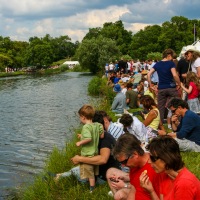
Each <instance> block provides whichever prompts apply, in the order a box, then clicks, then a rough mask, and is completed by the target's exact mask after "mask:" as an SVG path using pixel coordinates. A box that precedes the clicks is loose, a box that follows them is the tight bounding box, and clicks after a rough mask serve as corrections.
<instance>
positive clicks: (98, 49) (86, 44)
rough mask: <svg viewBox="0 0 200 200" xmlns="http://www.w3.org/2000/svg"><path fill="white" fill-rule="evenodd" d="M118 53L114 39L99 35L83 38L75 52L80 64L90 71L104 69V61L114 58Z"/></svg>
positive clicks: (94, 71) (95, 71)
mask: <svg viewBox="0 0 200 200" xmlns="http://www.w3.org/2000/svg"><path fill="white" fill-rule="evenodd" d="M119 54H120V51H119V49H118V48H117V46H116V43H115V41H113V40H112V39H108V38H105V37H103V36H99V37H98V38H97V39H95V38H92V39H90V40H89V39H85V40H83V41H82V43H81V44H80V46H79V48H78V49H77V52H76V57H77V58H78V60H79V62H80V64H81V66H82V67H83V68H84V69H89V70H90V72H92V73H97V72H98V71H100V70H102V69H104V66H105V63H106V62H108V61H109V60H112V59H115V58H116V57H118V56H119Z"/></svg>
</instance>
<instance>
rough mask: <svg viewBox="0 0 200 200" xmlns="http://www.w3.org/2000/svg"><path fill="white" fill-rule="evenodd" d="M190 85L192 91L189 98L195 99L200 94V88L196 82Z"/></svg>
mask: <svg viewBox="0 0 200 200" xmlns="http://www.w3.org/2000/svg"><path fill="white" fill-rule="evenodd" d="M189 86H192V92H191V93H190V94H188V99H195V98H198V96H199V90H198V88H197V86H196V84H195V83H194V82H190V84H189Z"/></svg>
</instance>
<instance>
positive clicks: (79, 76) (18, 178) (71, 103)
mask: <svg viewBox="0 0 200 200" xmlns="http://www.w3.org/2000/svg"><path fill="white" fill-rule="evenodd" d="M91 79H92V76H91V75H90V74H87V73H78V72H68V73H62V74H57V75H51V76H48V77H46V76H45V77H34V76H20V77H7V78H0V113H1V114H0V137H1V139H0V199H4V197H5V195H6V194H7V192H8V191H7V190H8V188H17V187H18V186H19V185H20V184H21V183H23V182H26V181H27V179H28V178H30V177H33V175H35V174H38V173H39V172H41V171H42V169H43V166H44V161H45V160H46V159H47V156H48V155H49V154H50V152H51V151H52V149H53V147H54V146H57V147H58V148H59V149H62V148H64V147H65V142H66V140H67V141H68V140H70V139H71V137H72V133H73V129H74V128H75V127H78V125H79V124H80V122H79V119H78V117H77V114H76V113H77V111H78V109H79V108H80V107H81V106H82V105H83V104H85V103H89V102H90V98H89V97H88V96H87V86H88V82H89V81H90V80H91Z"/></svg>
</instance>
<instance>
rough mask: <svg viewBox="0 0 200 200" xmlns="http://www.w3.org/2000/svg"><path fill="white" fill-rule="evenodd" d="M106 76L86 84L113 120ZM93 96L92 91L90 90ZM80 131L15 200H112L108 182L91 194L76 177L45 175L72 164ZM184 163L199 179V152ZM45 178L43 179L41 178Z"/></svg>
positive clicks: (186, 154)
mask: <svg viewBox="0 0 200 200" xmlns="http://www.w3.org/2000/svg"><path fill="white" fill-rule="evenodd" d="M106 81H107V80H106V79H105V78H103V79H102V78H101V77H94V78H93V79H92V80H91V81H90V83H89V85H88V91H89V93H90V91H93V92H94V91H95V94H97V96H98V97H101V101H100V102H98V103H94V102H93V103H94V104H93V105H94V106H95V108H96V109H101V110H105V111H106V112H107V113H108V114H109V115H110V116H111V118H112V120H113V121H116V120H117V118H116V116H115V115H114V114H113V113H112V112H111V111H110V105H111V102H112V100H113V98H114V93H113V92H112V88H110V87H108V86H107V84H106ZM93 95H94V93H93ZM79 132H80V127H77V128H76V129H75V130H74V135H75V136H74V137H73V139H72V140H71V141H70V142H67V143H66V148H65V149H63V150H62V151H60V150H59V149H58V148H57V147H55V148H54V149H53V151H52V153H51V155H50V156H49V157H48V158H47V160H46V165H45V167H44V170H43V172H42V173H41V174H40V175H38V176H36V177H35V179H34V181H33V183H32V184H30V185H29V186H27V185H26V186H23V187H21V188H20V189H19V190H18V191H16V193H15V199H20V200H21V199H23V200H35V199H37V200H56V199H59V200H75V199H77V200H83V199H85V200H88V199H92V200H99V199H102V200H108V199H112V198H111V197H109V196H108V195H107V193H108V191H109V188H108V185H107V184H105V185H101V186H98V187H97V188H96V189H95V191H94V192H93V193H92V194H91V193H89V192H88V189H87V188H88V186H86V185H84V184H80V183H79V182H78V181H77V180H76V179H75V177H73V176H71V177H68V178H63V179H61V180H60V181H59V182H55V180H54V179H53V178H52V177H50V176H49V177H48V172H53V173H61V172H65V171H68V170H70V169H71V168H72V167H74V165H73V164H72V163H71V161H70V158H71V157H73V156H74V155H76V154H79V153H80V149H78V148H77V147H76V146H75V142H76V141H77V138H76V134H77V133H79ZM182 156H183V159H184V162H185V164H186V166H187V167H188V168H189V169H190V170H191V171H192V172H193V173H194V174H196V175H197V177H198V178H200V172H199V168H200V154H199V153H194V152H184V153H182ZM44 177H45V178H44Z"/></svg>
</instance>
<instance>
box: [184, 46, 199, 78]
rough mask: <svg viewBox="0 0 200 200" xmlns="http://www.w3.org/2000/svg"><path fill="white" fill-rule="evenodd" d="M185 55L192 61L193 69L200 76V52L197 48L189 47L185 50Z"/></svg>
mask: <svg viewBox="0 0 200 200" xmlns="http://www.w3.org/2000/svg"><path fill="white" fill-rule="evenodd" d="M185 57H186V59H187V61H189V62H190V65H191V68H192V71H193V72H195V73H196V74H197V76H198V77H200V52H199V51H197V50H195V49H189V50H187V51H186V52H185Z"/></svg>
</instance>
